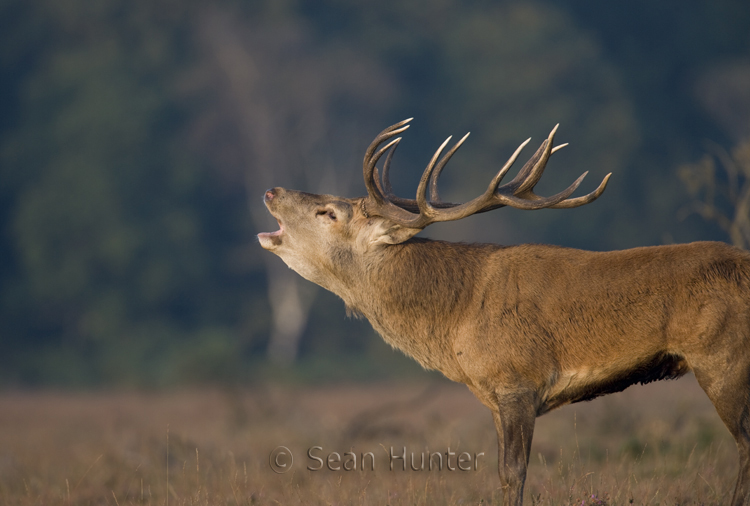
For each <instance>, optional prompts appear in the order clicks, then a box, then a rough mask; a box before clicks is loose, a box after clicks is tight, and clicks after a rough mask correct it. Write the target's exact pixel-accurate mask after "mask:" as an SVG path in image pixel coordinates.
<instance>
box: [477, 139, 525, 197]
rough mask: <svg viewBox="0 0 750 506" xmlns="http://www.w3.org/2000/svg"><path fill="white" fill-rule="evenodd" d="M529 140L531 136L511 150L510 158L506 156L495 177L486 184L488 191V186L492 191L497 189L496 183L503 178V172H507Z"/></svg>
mask: <svg viewBox="0 0 750 506" xmlns="http://www.w3.org/2000/svg"><path fill="white" fill-rule="evenodd" d="M530 141H531V137H529V138H528V139H526V140H525V141H523V142H522V143H521V145H520V146H518V147H517V148H516V150H515V151H514V152H513V154H512V155H511V156H510V158H508V161H507V162H505V165H503V167H502V168H501V169H500V170H499V171H498V172H497V174H495V177H493V178H492V181H490V185H489V186H488V191H489V188H491V189H492V192H493V193H494V192H495V191H496V190H497V187H498V185H500V181H502V180H503V178H504V177H505V174H507V173H508V170H510V168H511V166H512V165H513V164H514V163H516V159H517V158H518V155H520V154H521V151H523V148H525V147H526V145H527V144H528V143H529V142H530ZM508 185H510V183H508ZM506 186H507V185H506Z"/></svg>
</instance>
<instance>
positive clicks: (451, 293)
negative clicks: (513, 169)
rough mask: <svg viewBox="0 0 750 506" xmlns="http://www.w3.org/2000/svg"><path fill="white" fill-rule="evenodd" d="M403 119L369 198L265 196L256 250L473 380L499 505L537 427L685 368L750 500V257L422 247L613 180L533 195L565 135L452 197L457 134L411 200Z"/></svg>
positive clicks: (394, 338) (513, 498)
mask: <svg viewBox="0 0 750 506" xmlns="http://www.w3.org/2000/svg"><path fill="white" fill-rule="evenodd" d="M408 121H410V120H406V121H402V122H401V123H397V124H396V125H393V126H391V127H390V128H387V129H386V130H384V131H383V132H381V133H380V135H378V136H377V137H376V138H375V140H374V141H373V142H372V144H370V146H369V148H368V149H367V152H366V153H365V159H364V179H365V185H366V186H367V193H368V196H367V197H363V198H342V197H335V196H331V195H313V194H310V193H303V192H298V191H292V190H285V189H283V188H273V189H270V190H268V191H266V193H265V204H266V206H267V207H268V210H269V211H270V213H271V214H272V215H273V216H274V217H275V218H276V219H277V220H278V222H279V226H280V230H278V231H276V232H273V233H262V234H259V235H258V238H259V240H260V244H261V246H262V247H263V248H265V249H267V250H269V251H271V252H273V253H275V254H277V255H278V256H279V257H281V259H282V260H283V261H284V262H286V264H287V265H288V266H289V267H291V268H292V269H294V270H295V271H297V272H298V273H299V274H301V275H302V276H303V277H305V278H307V279H308V280H310V281H312V282H314V283H317V284H319V285H321V286H322V287H324V288H326V289H328V290H330V291H332V292H334V293H335V294H337V295H338V296H339V297H341V298H342V299H343V300H344V302H345V303H346V305H347V307H348V309H349V310H351V311H354V312H356V313H359V314H361V315H364V316H365V317H367V319H368V320H369V321H370V323H371V324H372V326H373V327H374V328H375V330H377V331H378V332H379V333H380V334H381V335H382V336H383V339H385V340H386V341H387V342H388V343H389V344H391V345H392V346H394V347H396V348H399V349H400V350H402V351H403V352H405V353H407V354H408V355H411V356H412V357H414V358H415V359H416V360H417V361H418V362H419V363H420V364H422V366H424V367H425V368H428V369H437V370H439V371H441V372H442V373H443V374H445V376H447V377H448V378H450V379H452V380H453V381H458V382H462V383H465V384H466V385H468V387H469V389H470V390H471V391H472V392H473V393H474V394H475V395H476V396H477V397H478V398H479V400H480V401H481V402H482V403H483V404H485V405H486V406H487V407H488V408H490V410H492V416H493V418H494V422H495V426H496V428H497V434H498V440H499V445H498V446H499V448H498V461H499V466H498V467H499V474H500V480H501V482H502V487H503V489H504V503H503V504H506V505H516V506H518V505H521V504H522V501H523V486H524V481H525V479H526V468H527V464H528V459H529V450H530V447H531V438H532V435H533V432H534V419H535V417H537V416H540V415H542V414H544V413H546V412H548V411H550V410H552V409H554V408H557V407H559V406H563V405H565V404H568V403H572V402H579V401H584V400H589V399H593V398H594V397H597V396H599V395H604V394H608V393H612V392H618V391H621V390H623V389H625V388H627V387H628V386H630V385H632V384H635V383H646V382H649V381H655V380H659V379H666V378H677V377H679V376H682V375H683V374H685V373H687V372H688V371H692V372H693V373H694V374H695V377H696V378H697V380H698V383H700V385H701V387H702V388H703V389H704V390H705V392H706V394H708V396H709V398H710V399H711V401H712V402H713V404H714V406H715V407H716V410H717V411H718V413H719V416H720V417H721V419H722V420H723V422H724V423H725V424H726V426H727V428H728V429H729V431H730V432H731V433H732V435H733V436H734V438H735V439H736V441H737V447H738V449H739V461H740V465H739V477H738V479H737V484H736V487H735V490H734V496H733V499H732V504H733V505H734V506H740V505H748V504H750V254H748V253H746V252H744V251H742V250H739V249H737V248H733V247H730V246H728V245H726V244H722V243H715V242H699V243H692V244H683V245H672V246H656V247H646V248H635V249H629V250H625V251H611V252H589V251H579V250H573V249H567V248H560V247H555V246H545V245H520V246H510V247H504V246H497V245H490V244H455V243H449V242H443V241H431V240H426V239H419V238H412V237H413V236H414V235H415V234H417V233H418V232H419V231H420V230H422V229H423V228H425V227H426V226H428V225H430V224H431V223H435V222H440V221H452V220H460V219H462V218H465V217H467V216H470V215H472V214H475V213H481V212H485V211H489V210H491V209H496V208H498V207H502V206H512V207H516V208H520V209H543V208H555V209H561V208H570V207H578V206H581V205H585V204H588V203H589V202H592V201H593V200H595V199H596V198H597V197H599V196H600V195H601V194H602V192H603V191H604V188H605V186H606V184H607V180H608V178H609V175H608V176H607V177H605V178H604V180H603V181H602V183H601V184H600V185H599V187H598V188H597V189H596V190H595V191H594V192H592V193H590V194H588V195H585V196H583V197H578V198H569V197H570V195H571V194H572V193H573V192H574V191H575V189H576V188H577V187H578V185H579V184H580V182H581V180H582V179H583V177H584V176H585V175H586V174H583V175H582V176H581V177H580V178H578V179H577V180H576V181H575V182H574V183H573V184H572V185H571V186H570V187H568V188H567V189H566V190H564V191H562V192H560V193H558V194H557V195H554V196H552V197H540V196H538V195H536V194H535V193H534V186H535V185H536V184H537V182H538V181H539V179H540V177H541V176H542V172H543V171H544V168H545V165H546V163H547V160H548V159H549V157H550V155H551V154H552V153H554V152H555V151H556V150H557V149H560V148H561V147H563V146H562V145H561V146H557V147H555V148H553V147H552V142H553V139H554V135H555V130H556V129H557V127H555V130H552V133H550V135H549V137H548V138H547V140H545V141H544V142H543V143H542V145H541V147H540V148H539V149H538V150H537V152H536V153H535V154H534V156H532V157H531V159H530V160H529V161H528V162H527V163H526V165H525V166H524V167H523V169H521V171H520V172H519V174H518V175H517V176H516V177H515V178H514V179H513V180H512V181H510V182H509V183H506V184H504V185H502V186H500V181H501V179H502V178H503V176H504V175H505V174H506V172H507V171H508V169H509V168H510V166H511V165H512V164H513V162H514V161H515V159H516V158H517V157H518V155H519V153H520V151H521V149H522V148H523V147H524V146H525V145H526V143H528V141H526V142H524V143H523V144H522V145H521V146H520V147H519V148H518V149H517V150H516V152H515V153H513V156H511V157H510V159H509V160H508V162H507V163H506V164H505V165H504V166H503V167H502V169H500V171H499V172H498V173H497V175H496V176H495V177H494V178H493V179H492V181H491V182H490V185H489V186H488V187H487V190H486V191H485V192H484V193H483V194H482V195H481V196H479V197H477V198H475V199H474V200H471V201H469V202H466V203H463V204H454V203H449V202H443V201H442V200H441V199H440V197H439V195H438V191H437V180H438V177H439V175H440V172H441V171H442V170H443V168H444V167H445V165H446V163H447V162H448V160H449V159H450V158H451V156H453V154H454V153H455V152H456V150H457V149H458V148H459V146H461V144H462V143H463V141H464V140H465V139H466V137H464V138H463V139H461V140H460V141H459V142H458V143H456V145H455V146H453V147H452V148H451V149H450V150H449V151H447V153H446V154H445V155H444V156H443V157H442V158H440V154H441V153H442V151H443V149H444V148H445V146H446V144H447V143H448V141H449V140H450V137H449V138H448V140H446V141H445V142H444V143H443V145H442V146H440V148H439V149H438V150H437V152H436V153H435V155H434V156H433V157H432V160H430V163H429V164H428V165H427V168H426V170H425V171H424V174H423V175H422V178H421V180H420V182H419V187H418V189H417V196H416V199H415V200H410V199H403V198H399V197H396V196H395V195H394V194H393V192H392V190H391V186H390V183H389V180H388V168H389V165H390V161H391V157H392V155H393V152H394V150H395V148H396V146H397V145H398V143H399V141H400V140H401V138H396V139H393V140H390V139H392V138H393V137H395V136H396V135H398V134H399V133H401V132H403V131H404V130H406V129H407V128H408V125H407V123H408ZM389 140H390V142H388V143H387V144H385V145H384V146H382V147H381V145H382V144H383V143H385V142H386V141H389ZM385 153H388V155H387V156H386V158H385V161H384V163H383V168H382V173H379V171H378V169H377V168H376V166H375V165H376V163H377V162H378V161H379V160H380V158H381V157H382V156H383V155H384V154H385Z"/></svg>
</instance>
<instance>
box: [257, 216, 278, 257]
mask: <svg viewBox="0 0 750 506" xmlns="http://www.w3.org/2000/svg"><path fill="white" fill-rule="evenodd" d="M276 221H277V222H278V223H279V229H278V230H277V231H276V232H261V233H260V234H258V240H259V241H260V245H261V246H262V247H263V248H265V249H271V248H273V247H274V246H279V245H280V244H281V236H282V235H283V234H284V225H283V224H282V223H281V221H280V220H279V219H278V218H276Z"/></svg>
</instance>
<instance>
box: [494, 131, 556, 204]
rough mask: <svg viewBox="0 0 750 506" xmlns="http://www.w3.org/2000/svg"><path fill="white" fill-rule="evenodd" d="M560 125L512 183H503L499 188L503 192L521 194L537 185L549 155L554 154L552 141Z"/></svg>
mask: <svg viewBox="0 0 750 506" xmlns="http://www.w3.org/2000/svg"><path fill="white" fill-rule="evenodd" d="M559 126H560V124H559V123H558V124H557V125H555V127H554V128H553V129H552V131H551V132H550V134H549V136H547V139H546V140H545V141H544V142H543V143H542V145H541V146H539V149H537V150H536V153H534V156H532V157H531V158H529V161H528V162H526V164H525V165H524V166H523V168H522V169H521V170H520V171H519V172H518V174H517V175H516V177H514V178H513V180H512V181H511V182H510V183H508V184H505V185H503V186H502V187H501V188H500V189H499V191H500V192H501V193H506V194H508V193H512V194H513V195H520V194H522V193H524V192H526V191H529V190H532V189H533V188H534V186H536V184H537V183H538V182H539V179H540V178H541V177H542V173H543V172H544V169H545V167H546V166H547V160H549V157H550V155H551V154H552V141H553V140H554V139H555V133H556V132H557V129H558V127H559Z"/></svg>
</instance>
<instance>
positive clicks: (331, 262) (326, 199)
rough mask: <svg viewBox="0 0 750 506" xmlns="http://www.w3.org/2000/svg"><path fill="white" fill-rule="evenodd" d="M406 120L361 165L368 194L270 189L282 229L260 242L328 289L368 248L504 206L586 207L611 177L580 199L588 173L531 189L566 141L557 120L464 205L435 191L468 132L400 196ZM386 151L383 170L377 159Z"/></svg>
mask: <svg viewBox="0 0 750 506" xmlns="http://www.w3.org/2000/svg"><path fill="white" fill-rule="evenodd" d="M409 121H411V119H408V120H404V121H402V122H400V123H397V124H395V125H393V126H391V127H388V128H386V129H385V130H383V131H382V132H381V133H380V134H379V135H378V136H377V137H376V138H375V140H374V141H373V142H372V143H371V144H370V146H369V147H368V148H367V151H366V153H365V158H364V163H363V171H364V179H365V186H366V187H367V197H362V198H354V199H349V198H343V197H335V196H332V195H314V194H310V193H303V192H298V191H293V190H286V189H284V188H272V189H270V190H268V191H266V194H265V203H266V206H267V207H268V210H269V211H270V212H271V214H272V215H273V216H274V217H275V218H276V219H277V220H278V222H279V227H280V228H279V230H278V231H276V232H273V233H262V234H258V239H259V240H260V244H261V246H262V247H263V248H265V249H267V250H269V251H272V252H274V253H276V254H277V255H279V256H280V257H281V258H282V259H283V260H284V261H285V262H286V263H287V265H289V266H290V267H291V268H292V269H294V270H295V271H297V272H298V273H300V274H301V275H302V276H304V277H306V278H307V279H310V280H311V281H314V282H316V283H318V284H321V285H323V286H326V287H329V286H328V285H329V283H327V282H325V281H326V280H327V279H329V278H330V275H331V274H332V273H336V274H339V273H340V272H341V269H342V267H345V266H346V265H348V264H352V263H356V262H358V261H360V260H361V259H363V258H365V257H366V254H367V253H369V252H373V251H377V250H378V249H380V248H383V247H388V246H389V245H393V244H399V243H402V242H404V241H406V240H408V239H409V238H411V237H412V236H414V235H415V234H417V233H418V232H419V231H420V230H422V229H423V228H425V227H426V226H428V225H430V224H432V223H435V222H439V221H454V220H460V219H462V218H465V217H467V216H470V215H472V214H477V213H483V212H486V211H490V210H492V209H497V208H499V207H503V206H511V207H516V208H519V209H529V210H534V209H545V208H553V209H561V208H570V207H578V206H582V205H584V204H588V203H589V202H592V201H594V200H596V199H597V198H598V197H599V195H601V194H602V192H603V191H604V188H605V187H606V185H607V181H608V180H609V177H610V175H611V174H607V176H606V177H605V178H604V180H603V181H602V182H601V184H600V185H599V187H598V188H597V189H596V190H594V191H593V192H591V193H589V194H588V195H584V196H582V197H577V198H569V197H570V195H571V194H572V193H573V192H574V191H575V190H576V188H578V186H579V185H580V184H581V181H582V180H583V178H584V177H585V176H586V174H587V173H583V174H582V175H581V176H580V177H579V178H578V179H577V180H576V181H575V182H574V183H573V184H571V185H570V186H569V187H568V188H566V189H565V190H563V191H561V192H560V193H558V194H556V195H553V196H551V197H540V196H538V195H536V194H535V193H534V187H535V186H536V184H537V182H539V179H540V178H541V177H542V173H543V172H544V168H545V167H546V165H547V160H549V157H550V155H551V154H552V153H554V152H555V151H557V150H559V149H561V148H562V147H564V146H566V144H561V145H559V146H556V147H553V146H552V143H553V140H554V136H555V132H556V131H557V126H555V128H554V129H552V132H551V133H550V134H549V137H547V139H546V140H545V141H544V142H543V143H542V145H541V146H540V147H539V149H538V150H537V151H536V153H534V156H532V157H531V159H529V161H528V162H526V165H524V167H523V168H522V169H521V171H520V172H519V173H518V175H517V176H516V177H515V178H513V180H512V181H510V182H508V183H506V184H504V185H502V186H501V185H500V182H501V180H502V179H503V177H504V176H505V174H506V173H507V172H508V170H509V169H510V167H511V166H512V165H513V163H514V162H515V161H516V158H517V157H518V155H519V154H520V152H521V150H522V149H523V148H524V147H525V146H526V144H528V142H529V140H530V139H527V140H526V141H525V142H524V143H523V144H521V145H520V146H519V147H518V148H517V149H516V151H515V152H514V153H513V155H512V156H511V157H510V158H509V159H508V161H507V162H506V163H505V165H503V167H502V168H501V169H500V170H499V171H498V173H497V174H496V175H495V177H494V178H492V181H490V184H489V185H488V187H487V189H486V190H485V192H484V193H483V194H482V195H480V196H478V197H477V198H475V199H473V200H470V201H468V202H465V203H462V204H456V203H452V202H443V201H442V200H441V199H440V195H439V193H438V188H437V181H438V178H439V177H440V173H441V172H442V170H443V168H444V167H445V165H446V164H447V163H448V161H449V160H450V158H451V157H452V156H453V154H454V153H455V152H456V151H457V150H458V148H459V147H460V146H461V144H463V142H464V141H465V140H466V138H467V137H468V134H466V135H465V136H464V137H463V138H462V139H461V140H459V141H458V142H457V143H456V144H455V145H454V146H453V147H452V148H450V149H449V150H448V151H447V152H446V153H445V154H444V155H443V156H442V157H441V154H442V153H443V150H444V149H445V147H446V146H447V145H448V143H449V142H450V140H451V138H450V137H448V139H446V140H445V142H443V144H442V145H441V146H440V147H439V148H438V150H437V151H436V152H435V154H434V155H433V157H432V159H431V160H430V162H429V163H428V164H427V168H426V169H425V171H424V173H423V174H422V178H421V180H420V182H419V186H418V188H417V195H416V199H413V200H412V199H403V198H399V197H397V196H396V195H394V194H393V191H392V189H391V184H390V181H389V177H388V172H389V168H390V164H391V159H392V157H393V153H394V152H395V150H396V147H397V146H398V144H399V142H401V137H396V136H397V135H398V134H400V133H401V132H403V131H405V130H406V129H407V128H409V125H408V124H407V123H408V122H409ZM394 137H396V138H395V139H394ZM383 155H385V161H384V163H383V170H382V173H381V172H380V171H379V170H378V168H377V167H376V164H377V163H378V161H379V160H380V159H381V158H382V157H383Z"/></svg>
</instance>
